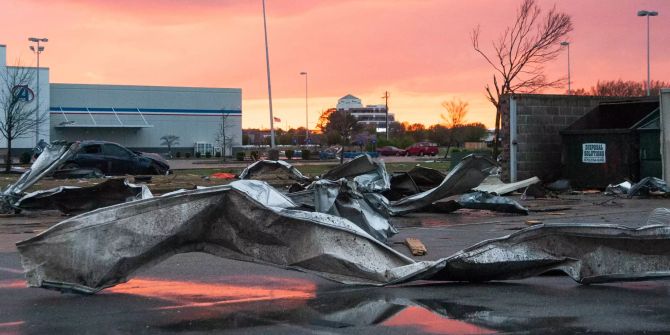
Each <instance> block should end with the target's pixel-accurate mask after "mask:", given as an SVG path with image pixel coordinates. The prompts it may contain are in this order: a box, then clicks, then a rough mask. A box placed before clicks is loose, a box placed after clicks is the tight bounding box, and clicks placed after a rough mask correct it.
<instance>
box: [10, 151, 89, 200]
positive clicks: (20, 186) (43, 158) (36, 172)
mask: <svg viewBox="0 0 670 335" xmlns="http://www.w3.org/2000/svg"><path fill="white" fill-rule="evenodd" d="M78 149H79V143H78V142H75V143H72V144H49V145H47V146H46V147H45V148H44V151H43V152H42V154H40V155H39V157H37V159H35V162H33V165H32V166H31V167H30V168H29V169H28V170H27V171H26V172H24V173H23V174H22V175H21V177H19V179H18V180H17V181H16V182H15V183H14V184H10V185H9V186H7V188H5V189H4V190H3V191H2V193H0V213H9V212H12V211H15V210H17V208H16V207H15V202H16V201H17V200H19V199H20V198H21V197H22V196H23V195H24V192H25V191H26V190H27V189H28V188H29V187H30V186H32V185H33V184H35V183H36V182H37V181H38V180H40V179H41V178H43V177H44V176H46V175H48V174H49V173H51V172H52V171H53V170H55V169H56V168H57V167H59V166H60V165H61V164H62V163H63V162H65V161H66V160H67V159H69V158H70V157H72V155H74V153H75V152H76V151H77V150H78Z"/></svg>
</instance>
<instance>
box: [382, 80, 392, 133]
mask: <svg viewBox="0 0 670 335" xmlns="http://www.w3.org/2000/svg"><path fill="white" fill-rule="evenodd" d="M389 97H390V95H389V91H385V92H384V96H383V97H382V99H384V106H386V108H384V110H385V112H386V140H387V141H388V140H389V133H390V132H391V129H390V128H389Z"/></svg>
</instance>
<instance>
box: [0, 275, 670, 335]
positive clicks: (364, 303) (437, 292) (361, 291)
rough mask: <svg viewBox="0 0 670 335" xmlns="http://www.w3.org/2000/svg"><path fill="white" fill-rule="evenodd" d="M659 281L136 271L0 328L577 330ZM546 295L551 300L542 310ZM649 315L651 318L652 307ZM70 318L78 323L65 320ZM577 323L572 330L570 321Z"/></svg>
mask: <svg viewBox="0 0 670 335" xmlns="http://www.w3.org/2000/svg"><path fill="white" fill-rule="evenodd" d="M667 286H668V283H667V282H665V283H664V282H640V283H620V284H616V286H615V285H602V286H594V287H581V286H570V285H568V286H565V287H563V288H561V287H557V286H556V285H521V284H494V283H491V284H486V285H483V284H482V285H466V284H440V285H427V286H419V287H411V286H410V287H387V288H370V287H366V288H360V287H348V286H342V287H336V288H329V289H325V290H324V289H323V288H322V289H319V287H317V285H316V284H315V282H312V281H310V280H308V279H300V278H285V277H273V276H230V277H222V278H219V280H218V281H215V279H214V278H210V279H209V282H198V281H181V280H167V279H160V278H149V277H138V278H136V279H133V280H130V281H129V282H128V283H125V284H120V285H117V286H115V287H112V288H109V289H106V290H104V291H102V292H100V293H98V294H96V295H94V296H76V295H54V294H46V295H44V297H42V298H39V299H40V300H35V299H33V300H30V299H28V300H27V302H29V306H28V307H27V309H26V311H29V313H27V314H17V315H13V316H12V317H11V318H10V317H9V315H7V319H4V320H3V319H0V333H2V332H3V331H4V332H9V333H11V332H13V331H20V330H22V329H24V328H26V327H30V329H34V330H36V331H37V332H40V331H42V330H43V331H45V332H46V331H47V330H48V329H53V327H60V328H58V329H61V330H63V331H64V332H70V333H73V332H74V333H76V332H79V333H81V332H95V331H94V330H96V329H98V330H99V329H101V327H105V328H103V329H109V330H114V331H116V332H133V330H137V329H145V330H153V331H159V332H175V331H188V332H205V331H208V332H210V331H214V332H217V331H224V330H232V331H235V330H237V331H245V332H250V333H261V334H262V333H273V330H277V329H279V330H283V331H286V330H287V329H297V330H300V331H298V333H304V332H309V333H311V332H316V331H324V332H329V331H333V330H334V331H344V332H356V331H358V330H367V331H372V332H379V333H384V332H390V333H394V332H405V333H408V334H418V333H428V334H445V333H446V334H493V333H497V332H528V331H530V332H542V331H551V330H553V331H555V330H557V329H561V330H566V332H571V331H586V330H588V329H589V328H582V327H581V324H582V322H583V320H582V318H583V317H585V314H582V313H583V312H584V311H586V310H591V308H592V307H585V306H586V305H584V304H585V301H599V303H602V304H603V305H602V306H601V307H602V308H605V309H606V310H604V311H603V312H602V313H605V314H607V315H610V316H612V317H614V318H620V317H621V315H628V313H629V312H630V311H629V309H628V308H626V307H625V306H619V305H617V304H612V303H607V302H608V301H610V302H611V301H612V300H611V299H615V301H618V299H625V301H630V302H631V303H632V304H636V303H639V301H644V302H645V303H647V304H649V305H650V306H656V305H658V304H659V302H658V300H661V301H665V300H664V299H666V298H667V296H668V294H670V293H662V294H657V293H659V292H658V291H654V290H655V289H659V290H660V289H665V288H667ZM18 288H25V282H24V281H22V280H5V281H0V289H9V290H11V289H18ZM45 292H47V291H45ZM650 292H652V293H654V294H653V296H650V295H649V293H650ZM578 297H579V298H578ZM577 299H583V300H577ZM608 299H609V300H608ZM457 301H458V302H457ZM547 301H552V302H553V304H555V305H557V306H559V307H557V308H554V309H552V308H548V306H546V302H547ZM560 306H565V308H563V307H560ZM588 306H591V305H588ZM605 306H607V307H605ZM607 308H609V309H607ZM54 309H58V310H59V311H60V312H59V315H58V318H57V319H53V318H46V317H47V316H48V315H49V314H50V312H49V311H53V310H54ZM24 317H25V318H24ZM639 317H640V318H646V317H647V316H646V314H645V315H641V316H639ZM649 317H650V318H651V319H653V318H654V315H653V313H652V314H650V316H649ZM45 318H46V319H45ZM74 319H76V320H78V322H75V323H73V322H72V320H74ZM16 320H25V322H24V321H16ZM637 321H639V322H642V321H649V320H647V319H640V320H637ZM3 322H4V323H5V326H3ZM15 322H20V323H15ZM636 324H638V323H636ZM576 325H580V327H579V328H574V327H576ZM277 327H279V328H277ZM649 327H651V326H649Z"/></svg>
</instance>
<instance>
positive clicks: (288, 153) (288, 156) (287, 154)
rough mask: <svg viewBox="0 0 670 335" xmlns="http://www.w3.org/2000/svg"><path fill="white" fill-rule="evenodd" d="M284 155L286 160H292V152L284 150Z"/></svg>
mask: <svg viewBox="0 0 670 335" xmlns="http://www.w3.org/2000/svg"><path fill="white" fill-rule="evenodd" d="M284 153H285V154H286V159H291V158H293V153H294V152H293V150H286V151H285V152H284Z"/></svg>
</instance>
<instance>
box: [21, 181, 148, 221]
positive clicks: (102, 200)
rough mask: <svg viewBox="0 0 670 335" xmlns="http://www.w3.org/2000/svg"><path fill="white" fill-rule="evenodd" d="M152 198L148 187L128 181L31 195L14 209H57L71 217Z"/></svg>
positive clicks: (67, 188) (71, 187)
mask: <svg viewBox="0 0 670 335" xmlns="http://www.w3.org/2000/svg"><path fill="white" fill-rule="evenodd" d="M152 197H153V195H152V194H151V191H150V190H149V188H148V187H147V186H146V185H144V184H142V185H135V184H131V183H129V182H128V181H127V180H125V179H118V178H116V179H108V180H106V181H104V182H102V183H100V184H97V185H93V186H89V187H77V186H59V187H56V188H53V189H50V190H43V191H35V192H31V193H28V194H26V195H24V196H23V197H22V198H21V199H19V200H18V201H17V202H16V203H15V204H14V206H15V207H16V208H19V209H21V210H50V209H57V210H60V211H61V212H63V213H65V214H70V213H76V212H84V211H90V210H94V209H96V208H101V207H106V206H111V205H116V204H120V203H124V202H128V201H135V200H141V199H149V198H152Z"/></svg>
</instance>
